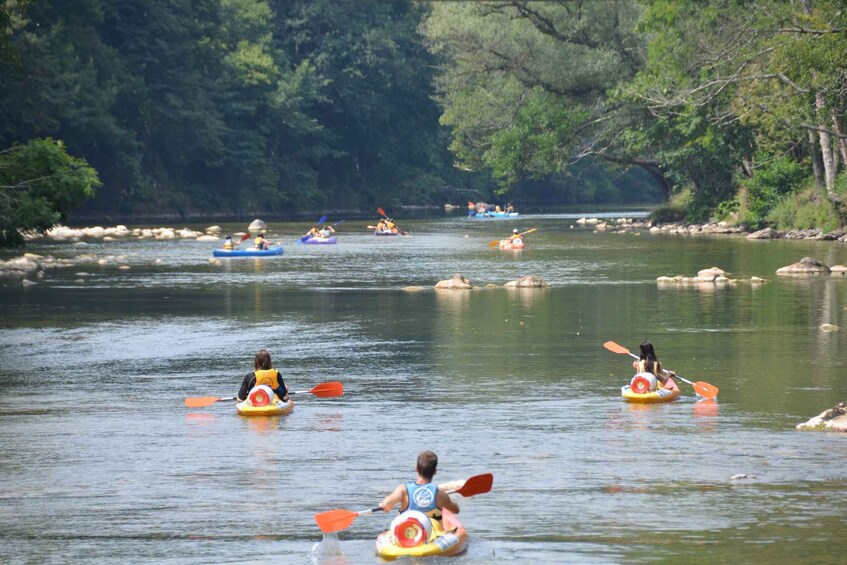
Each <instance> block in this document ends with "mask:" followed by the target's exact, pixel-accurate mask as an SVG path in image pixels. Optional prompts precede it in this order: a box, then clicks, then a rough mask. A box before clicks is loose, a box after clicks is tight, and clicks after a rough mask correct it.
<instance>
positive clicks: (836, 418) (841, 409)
mask: <svg viewBox="0 0 847 565" xmlns="http://www.w3.org/2000/svg"><path fill="white" fill-rule="evenodd" d="M795 429H797V430H801V431H817V430H823V431H828V432H847V402H839V403H838V404H836V405H835V406H834V407H833V408H830V409H829V410H825V411H824V412H821V413H820V414H819V415H817V416H815V417H814V418H812V419H811V420H809V421H808V422H804V423H802V424H797V426H796V427H795Z"/></svg>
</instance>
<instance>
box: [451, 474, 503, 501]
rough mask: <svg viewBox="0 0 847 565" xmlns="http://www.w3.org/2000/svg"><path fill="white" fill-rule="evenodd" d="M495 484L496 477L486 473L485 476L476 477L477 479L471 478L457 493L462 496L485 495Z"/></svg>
mask: <svg viewBox="0 0 847 565" xmlns="http://www.w3.org/2000/svg"><path fill="white" fill-rule="evenodd" d="M493 484H494V475H492V474H491V473H485V474H483V475H476V476H475V477H471V478H470V479H468V480H467V481H465V484H464V485H462V488H460V489H456V492H457V493H459V494H461V495H462V496H473V495H475V494H484V493H486V492H488V491H490V490H491V486H492V485H493Z"/></svg>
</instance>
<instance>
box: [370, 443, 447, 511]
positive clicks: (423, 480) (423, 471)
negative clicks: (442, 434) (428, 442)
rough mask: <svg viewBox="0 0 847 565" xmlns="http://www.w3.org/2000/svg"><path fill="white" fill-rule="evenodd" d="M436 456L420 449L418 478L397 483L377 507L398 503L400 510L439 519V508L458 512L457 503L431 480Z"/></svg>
mask: <svg viewBox="0 0 847 565" xmlns="http://www.w3.org/2000/svg"><path fill="white" fill-rule="evenodd" d="M437 466H438V456H437V455H436V454H435V453H433V452H432V451H421V453H420V454H419V455H418V462H417V465H416V470H417V472H418V478H417V479H416V480H414V481H408V482H406V483H403V484H401V485H398V486H397V488H396V489H394V492H392V493H391V494H389V495H388V496H386V497H385V498H384V499H383V500H382V502H380V503H379V507H380V508H381V509H382V510H383V511H384V512H389V511H390V510H391V509H392V508H394V507H395V506H397V505H398V504H399V505H400V512H405V511H406V510H417V511H418V512H423V513H424V514H426V515H427V516H429V517H430V518H433V519H435V520H440V519H441V509H442V508H446V509H447V510H449V511H450V512H452V513H453V514H458V513H459V505H458V504H456V503H455V502H453V500H452V499H451V498H450V495H448V494H447V493H446V492H445V491H443V490H441V489H440V488H438V485H436V484H435V483H433V482H432V477H434V476H435V469H436V467H437Z"/></svg>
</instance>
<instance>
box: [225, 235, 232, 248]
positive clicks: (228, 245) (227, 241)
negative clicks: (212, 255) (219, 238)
mask: <svg viewBox="0 0 847 565" xmlns="http://www.w3.org/2000/svg"><path fill="white" fill-rule="evenodd" d="M232 248H233V245H232V236H231V235H228V236H226V239H224V249H226V250H227V251H232Z"/></svg>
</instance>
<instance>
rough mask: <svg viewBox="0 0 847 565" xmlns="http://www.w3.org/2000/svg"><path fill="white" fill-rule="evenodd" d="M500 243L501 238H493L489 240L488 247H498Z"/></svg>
mask: <svg viewBox="0 0 847 565" xmlns="http://www.w3.org/2000/svg"><path fill="white" fill-rule="evenodd" d="M498 245H500V240H499V239H495V240H493V241H489V242H488V247H497V246H498Z"/></svg>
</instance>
